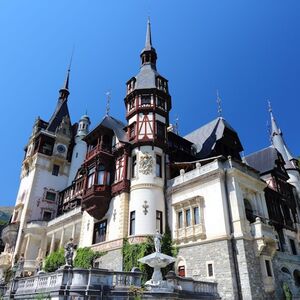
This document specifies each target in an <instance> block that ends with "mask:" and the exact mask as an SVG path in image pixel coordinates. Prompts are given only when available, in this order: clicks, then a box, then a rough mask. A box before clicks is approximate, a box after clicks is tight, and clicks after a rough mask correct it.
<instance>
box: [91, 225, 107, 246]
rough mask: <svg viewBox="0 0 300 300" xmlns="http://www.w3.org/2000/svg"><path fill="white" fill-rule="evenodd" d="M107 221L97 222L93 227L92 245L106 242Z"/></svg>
mask: <svg viewBox="0 0 300 300" xmlns="http://www.w3.org/2000/svg"><path fill="white" fill-rule="evenodd" d="M106 230H107V220H104V221H101V222H98V223H96V224H95V225H94V236H93V244H97V243H101V242H104V241H105V240H106Z"/></svg>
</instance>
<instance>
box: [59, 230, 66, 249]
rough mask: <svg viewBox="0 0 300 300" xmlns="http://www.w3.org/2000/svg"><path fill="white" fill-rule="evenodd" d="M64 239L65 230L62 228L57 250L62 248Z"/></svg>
mask: <svg viewBox="0 0 300 300" xmlns="http://www.w3.org/2000/svg"><path fill="white" fill-rule="evenodd" d="M64 237H65V229H64V228H63V229H62V230H61V235H60V242H59V248H62V247H63V246H64Z"/></svg>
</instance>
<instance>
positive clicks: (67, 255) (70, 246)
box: [64, 238, 76, 268]
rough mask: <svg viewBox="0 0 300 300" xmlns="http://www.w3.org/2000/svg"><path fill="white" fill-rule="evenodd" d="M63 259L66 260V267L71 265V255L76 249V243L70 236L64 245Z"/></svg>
mask: <svg viewBox="0 0 300 300" xmlns="http://www.w3.org/2000/svg"><path fill="white" fill-rule="evenodd" d="M64 248H65V261H66V265H65V266H66V267H71V268H72V267H73V256H74V251H75V249H76V245H74V243H73V239H72V238H70V240H69V242H67V243H66V245H65V247H64Z"/></svg>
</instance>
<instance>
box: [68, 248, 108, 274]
mask: <svg viewBox="0 0 300 300" xmlns="http://www.w3.org/2000/svg"><path fill="white" fill-rule="evenodd" d="M105 254H106V252H99V251H96V252H94V251H93V250H91V249H90V248H87V247H85V248H79V249H77V252H76V257H75V259H74V267H75V268H82V269H89V268H92V267H93V264H94V260H95V259H96V258H99V257H101V256H103V255H105Z"/></svg>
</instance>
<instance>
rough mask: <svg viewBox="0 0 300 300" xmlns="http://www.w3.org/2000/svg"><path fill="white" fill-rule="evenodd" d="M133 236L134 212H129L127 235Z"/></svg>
mask: <svg viewBox="0 0 300 300" xmlns="http://www.w3.org/2000/svg"><path fill="white" fill-rule="evenodd" d="M134 234H135V210H134V211H132V212H130V226H129V235H134Z"/></svg>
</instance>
